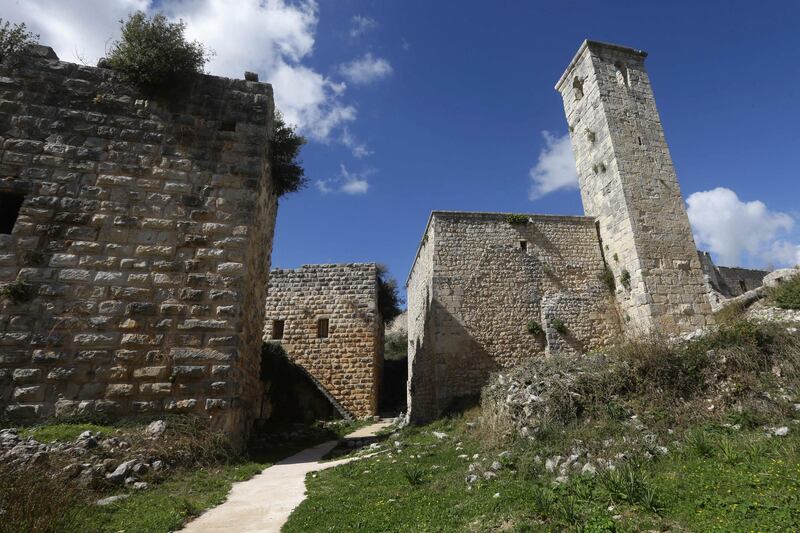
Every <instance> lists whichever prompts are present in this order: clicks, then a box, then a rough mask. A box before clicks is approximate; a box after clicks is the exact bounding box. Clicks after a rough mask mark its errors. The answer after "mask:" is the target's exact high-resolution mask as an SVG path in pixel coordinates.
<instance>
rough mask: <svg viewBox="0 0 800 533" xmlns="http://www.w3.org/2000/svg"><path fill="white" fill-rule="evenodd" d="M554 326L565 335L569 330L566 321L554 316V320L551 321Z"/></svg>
mask: <svg viewBox="0 0 800 533" xmlns="http://www.w3.org/2000/svg"><path fill="white" fill-rule="evenodd" d="M550 324H551V325H552V326H553V329H554V330H556V331H557V332H559V333H561V334H562V335H564V334H565V333H566V332H567V325H566V324H564V321H563V320H561V319H560V318H554V319H553V321H552V322H551V323H550Z"/></svg>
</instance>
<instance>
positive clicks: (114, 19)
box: [3, 0, 356, 141]
mask: <svg viewBox="0 0 800 533" xmlns="http://www.w3.org/2000/svg"><path fill="white" fill-rule="evenodd" d="M7 3H8V4H9V5H8V6H4V13H3V18H7V19H10V20H13V21H18V22H26V23H27V24H28V26H30V28H31V30H32V31H34V32H35V33H39V34H40V35H41V42H42V44H47V45H49V46H52V47H53V48H54V49H55V50H56V53H58V54H59V56H60V57H61V58H62V59H64V60H68V61H69V60H76V59H78V57H77V56H80V58H83V59H85V61H86V62H87V63H89V64H95V63H96V61H97V59H98V58H100V57H102V56H103V55H104V54H105V51H106V46H107V44H108V43H110V42H111V41H113V40H114V39H116V38H118V37H119V24H118V21H119V20H120V19H123V18H125V17H126V16H127V14H128V13H131V12H133V11H136V10H142V11H146V12H148V13H153V12H155V11H158V10H160V11H163V12H164V14H165V15H167V16H168V17H170V18H172V19H183V20H184V21H186V23H187V28H186V33H187V36H188V37H189V38H190V39H196V40H198V41H200V42H202V43H203V44H204V45H206V46H207V47H208V48H210V49H212V50H214V52H215V56H214V57H213V58H212V60H211V61H210V62H209V64H208V65H207V67H206V68H207V70H208V71H209V72H210V73H212V74H216V75H220V76H228V77H236V78H241V77H242V76H243V74H244V71H245V70H251V71H254V72H258V73H259V74H260V78H261V80H263V81H266V82H269V83H272V85H273V87H274V89H275V101H276V105H277V106H278V108H279V109H280V110H281V111H282V112H283V114H284V116H285V118H286V120H287V121H288V122H289V123H291V124H295V125H297V126H298V127H299V129H300V131H301V132H302V133H304V134H306V135H308V136H309V137H311V138H312V139H315V140H321V141H326V140H328V139H329V137H330V135H331V132H332V131H333V130H334V129H336V128H339V127H341V126H343V125H344V124H347V123H350V122H352V121H354V120H355V118H356V109H355V107H354V106H353V105H352V104H347V103H345V102H343V101H342V100H343V95H344V93H345V90H346V86H345V85H344V84H342V83H335V82H334V81H333V80H331V79H329V78H328V77H326V76H324V75H322V74H320V73H319V72H317V71H315V70H313V69H311V68H309V67H308V66H305V65H303V64H302V62H303V61H304V60H306V59H307V58H308V57H309V56H310V55H311V53H312V52H313V48H314V40H315V34H316V30H317V23H318V19H319V14H318V8H317V3H316V2H315V1H314V0H300V1H296V2H289V1H287V0H237V1H236V2H235V4H233V3H231V2H229V1H228V0H163V1H161V2H155V1H154V0H22V1H18V2H7ZM76 54H77V55H76Z"/></svg>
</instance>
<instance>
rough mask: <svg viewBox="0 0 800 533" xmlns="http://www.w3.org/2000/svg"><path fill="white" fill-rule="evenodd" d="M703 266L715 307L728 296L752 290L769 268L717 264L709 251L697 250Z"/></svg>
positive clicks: (759, 284)
mask: <svg viewBox="0 0 800 533" xmlns="http://www.w3.org/2000/svg"><path fill="white" fill-rule="evenodd" d="M697 255H698V257H699V258H700V264H701V265H702V268H703V274H704V275H705V279H706V283H707V285H708V290H709V298H710V300H711V305H712V307H713V308H716V307H718V306H719V305H722V303H723V302H725V300H726V299H728V298H735V297H736V296H740V295H742V294H744V293H746V292H747V291H752V290H753V289H756V288H758V287H761V285H762V284H763V282H764V276H766V275H767V274H769V271H767V270H757V269H750V268H738V267H724V266H717V265H715V264H714V261H713V260H712V259H711V254H709V253H708V252H700V251H698V252H697Z"/></svg>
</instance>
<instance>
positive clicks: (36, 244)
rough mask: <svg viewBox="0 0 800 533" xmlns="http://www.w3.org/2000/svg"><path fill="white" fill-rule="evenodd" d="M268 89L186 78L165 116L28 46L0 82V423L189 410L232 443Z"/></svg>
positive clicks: (116, 85) (263, 266) (252, 301)
mask: <svg viewBox="0 0 800 533" xmlns="http://www.w3.org/2000/svg"><path fill="white" fill-rule="evenodd" d="M272 115H273V103H272V89H271V87H270V86H269V85H268V84H264V83H257V82H248V81H244V80H231V79H225V78H218V77H213V76H199V77H198V78H197V80H196V82H195V83H194V85H193V87H192V88H191V90H190V91H189V92H188V94H185V95H184V96H183V97H181V98H180V99H176V100H173V101H168V102H167V101H164V102H160V101H155V100H152V99H147V98H145V97H144V96H143V95H142V94H140V93H139V92H138V91H137V90H136V89H135V88H133V87H131V86H130V85H128V84H126V83H124V82H122V81H121V79H120V77H119V76H118V75H117V74H116V73H114V72H113V71H111V70H106V69H100V68H94V67H87V66H81V65H75V64H72V63H65V62H61V61H58V60H57V58H56V57H55V54H53V53H52V50H50V49H48V48H44V47H39V48H37V49H36V50H35V51H34V55H32V56H31V57H28V58H27V59H26V61H25V62H24V63H23V65H22V66H21V67H20V68H18V69H16V70H9V69H8V68H4V69H3V70H2V72H0V143H1V146H2V149H0V193H15V194H20V195H24V203H23V206H22V208H21V211H20V214H19V218H18V220H17V221H16V224H15V226H14V228H13V233H12V234H10V235H0V283H3V284H6V285H7V284H13V283H16V282H18V281H22V280H24V281H25V282H27V283H28V284H29V285H30V287H31V289H32V293H33V298H32V299H31V300H30V301H27V302H23V303H16V304H15V303H14V302H12V301H10V300H9V299H8V298H6V299H3V301H2V303H1V304H0V404H1V405H2V408H3V410H4V412H5V414H7V415H11V416H17V417H26V418H31V417H46V416H51V415H66V414H71V413H87V412H95V411H97V412H104V413H109V414H130V413H150V412H162V411H166V412H199V413H206V414H208V415H209V416H211V417H212V418H213V419H214V420H215V421H216V422H217V423H218V424H219V425H221V426H223V427H226V428H228V429H230V430H234V429H239V428H243V427H244V426H243V424H244V423H245V421H246V420H248V419H249V418H251V417H252V416H254V411H256V410H257V408H258V405H257V402H258V401H259V400H260V397H261V394H260V387H259V383H258V379H259V378H258V368H259V363H260V359H259V352H260V350H259V347H260V343H261V331H262V328H263V316H264V299H265V295H264V287H265V286H266V282H267V276H268V272H269V259H270V250H271V248H272V234H273V229H274V221H275V212H276V199H275V194H274V190H273V185H272V180H271V179H270V173H269V167H268V157H267V156H268V149H269V148H268V145H269V142H268V136H269V132H270V131H271V128H272Z"/></svg>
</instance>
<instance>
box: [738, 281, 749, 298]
mask: <svg viewBox="0 0 800 533" xmlns="http://www.w3.org/2000/svg"><path fill="white" fill-rule="evenodd" d="M739 288H740V289H742V294H744V293H746V292H747V284H746V283H745V282H744V280H743V279H740V280H739Z"/></svg>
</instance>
